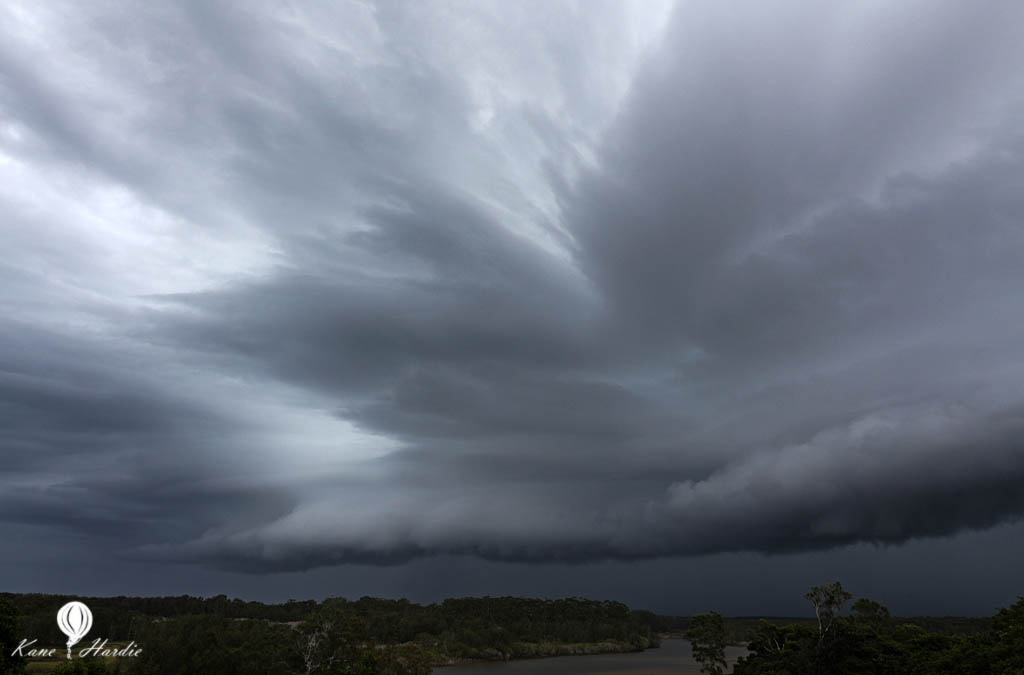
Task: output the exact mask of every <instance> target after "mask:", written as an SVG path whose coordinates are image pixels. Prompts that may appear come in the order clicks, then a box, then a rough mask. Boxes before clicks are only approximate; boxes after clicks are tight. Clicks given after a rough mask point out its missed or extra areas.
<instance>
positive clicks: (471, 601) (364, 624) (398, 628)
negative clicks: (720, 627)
mask: <svg viewBox="0 0 1024 675" xmlns="http://www.w3.org/2000/svg"><path fill="white" fill-rule="evenodd" d="M76 599H78V600H82V601H84V602H85V603H86V604H87V605H88V606H89V608H90V609H91V610H92V613H93V617H94V620H93V626H92V629H91V631H90V632H89V636H90V638H89V639H92V638H93V637H94V636H96V637H104V638H109V639H110V640H111V642H112V643H113V642H117V643H119V644H123V643H127V642H130V641H134V642H135V643H136V644H138V645H141V646H142V648H143V652H142V655H141V656H140V657H138V658H133V659H119V660H116V661H113V660H108V661H107V662H103V661H99V660H93V661H92V662H89V661H87V660H81V659H77V660H75V661H73V662H72V663H71V664H61V665H60V666H59V667H58V672H63V673H68V672H82V673H85V672H88V673H89V674H90V675H99V674H101V673H106V672H117V673H126V674H127V673H131V674H136V673H138V674H140V675H142V674H150V673H218V674H220V673H229V672H245V673H266V674H268V675H269V674H271V673H306V674H308V675H313V674H314V673H338V674H344V673H349V674H356V673H358V674H360V675H363V674H366V675H369V674H371V673H429V672H430V670H431V667H432V666H433V665H442V664H448V663H454V662H459V661H464V660H474V659H481V660H505V659H512V658H524V657H531V656H547V655H558V654H577V653H599V652H613V651H636V650H642V649H646V648H648V647H652V646H656V645H657V644H658V641H659V638H658V635H659V633H660V632H662V631H664V630H668V629H671V628H673V627H674V626H678V624H677V623H675V622H674V620H672V619H668V618H664V617H658V616H656V615H654V614H652V613H650V612H643V611H633V610H630V609H629V608H628V607H627V606H626V605H624V604H622V603H618V602H597V601H592V600H583V599H579V598H568V599H562V600H532V599H522V598H461V599H449V600H445V601H444V602H440V603H436V604H431V605H418V604H415V603H412V602H409V601H408V600H384V599H378V598H366V597H364V598H361V599H360V600H357V601H348V600H345V599H342V598H332V599H328V600H325V601H324V602H322V603H317V602H314V601H305V602H295V601H289V602H287V603H283V604H278V605H270V604H263V603H259V602H243V601H241V600H229V599H228V598H226V597H225V596H217V597H215V598H206V599H203V598H194V597H188V596H182V597H168V598H127V597H117V598H71V597H65V596H55V595H39V594H0V603H4V606H5V607H6V610H5V616H6V617H7V619H6V624H3V623H0V626H4V625H6V626H7V629H6V631H5V632H0V648H2V649H3V650H4V653H5V654H7V655H10V652H11V650H12V648H13V646H15V645H16V644H17V641H18V640H19V639H20V638H21V637H25V636H31V637H32V638H38V640H39V643H38V644H40V645H47V646H61V645H63V644H64V642H65V636H64V635H63V634H62V633H61V632H60V630H59V629H58V627H57V624H56V621H55V620H54V616H55V612H56V610H57V608H59V607H60V606H61V605H62V604H64V603H65V602H67V601H69V600H76ZM0 609H2V607H0ZM16 638H17V639H16ZM5 665H6V668H7V670H6V671H5V672H18V670H19V669H20V668H22V667H23V666H24V665H26V664H25V663H23V662H18V660H14V661H12V662H10V663H7V664H5ZM35 665H39V664H38V663H37V664H35ZM76 668H77V669H78V670H75V669H76ZM85 668H91V670H88V671H86V670H84V669H85Z"/></svg>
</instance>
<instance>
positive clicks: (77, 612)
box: [57, 601, 92, 661]
mask: <svg viewBox="0 0 1024 675" xmlns="http://www.w3.org/2000/svg"><path fill="white" fill-rule="evenodd" d="M57 625H58V626H59V627H60V630H61V632H62V633H64V634H65V635H67V636H68V660H69V661H70V660H71V648H72V647H74V646H75V645H76V644H78V641H79V640H81V639H82V638H84V637H85V634H86V633H88V632H89V629H90V628H92V612H91V611H90V610H89V608H88V607H86V606H85V603H81V602H77V601H73V602H69V603H68V604H66V605H64V606H63V607H61V608H60V611H59V612H57Z"/></svg>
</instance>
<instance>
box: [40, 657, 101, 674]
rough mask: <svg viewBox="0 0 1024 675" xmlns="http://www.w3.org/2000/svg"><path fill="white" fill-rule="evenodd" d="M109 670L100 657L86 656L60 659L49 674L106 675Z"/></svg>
mask: <svg viewBox="0 0 1024 675" xmlns="http://www.w3.org/2000/svg"><path fill="white" fill-rule="evenodd" d="M109 672H110V670H108V669H107V665H106V663H104V661H103V660H102V659H94V658H87V659H74V660H73V661H62V662H61V663H58V664H57V667H56V668H54V669H53V670H51V671H50V675H107V674H108V673H109Z"/></svg>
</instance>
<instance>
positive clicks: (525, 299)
mask: <svg viewBox="0 0 1024 675" xmlns="http://www.w3.org/2000/svg"><path fill="white" fill-rule="evenodd" d="M0 11H2V12H3V13H4V14H5V15H6V16H5V20H4V21H3V22H0V26H3V27H2V28H0V31H2V32H3V36H4V38H3V40H2V41H0V44H2V45H3V46H0V176H2V180H0V204H2V210H3V212H4V214H5V216H4V217H3V218H2V219H0V228H2V231H3V233H4V234H3V236H4V242H5V255H4V256H3V259H2V260H0V283H2V284H3V286H4V288H5V289H6V291H7V292H6V293H4V295H3V297H2V298H0V304H2V306H3V314H2V319H0V391H2V392H3V396H2V399H0V419H2V420H3V422H4V424H3V425H2V431H0V453H2V454H0V456H2V458H3V463H2V466H0V506H2V508H0V519H2V520H3V521H5V522H7V523H10V524H13V525H18V526H20V525H27V526H31V527H34V528H39V529H40V531H43V532H45V531H48V530H51V529H52V530H61V531H68V532H72V533H75V534H79V535H83V536H85V537H86V539H84V540H83V543H82V546H85V547H92V546H96V547H100V546H102V547H105V548H112V549H114V550H116V551H117V552H118V555H120V556H122V557H123V558H124V559H126V560H133V561H143V562H147V561H148V562H149V563H152V564H154V565H155V564H161V563H164V562H168V561H174V562H182V563H186V564H202V565H212V566H214V567H218V568H223V569H226V570H233V571H235V570H241V571H246V572H276V571H288V570H307V569H311V568H315V567H320V566H330V565H340V564H372V565H377V564H379V565H399V564H405V563H409V562H410V561H414V560H415V559H417V558H424V557H432V556H470V557H477V558H483V559H486V560H490V561H501V562H514V563H515V562H529V563H564V562H570V563H585V562H593V561H601V560H619V561H629V560H635V559H643V558H656V557H672V556H697V555H705V554H715V553H723V552H757V553H793V552H801V551H816V550H828V549H833V548H836V547H842V546H848V545H855V544H859V543H864V542H867V543H880V544H901V543H903V542H907V541H908V540H912V539H919V538H927V537H947V536H953V535H957V534H958V533H962V532H964V531H969V530H982V529H987V528H992V527H994V526H997V525H1005V524H1008V523H1013V522H1015V521H1018V520H1019V519H1020V517H1021V516H1022V515H1024V446H1022V441H1021V439H1022V438H1024V302H1022V298H1024V264H1022V263H1024V190H1022V189H1021V186H1024V133H1022V131H1021V129H1022V128H1024V127H1022V124H1021V123H1022V122H1024V81H1022V79H1024V68H1022V67H1021V66H1022V64H1024V47H1022V45H1021V42H1020V40H1019V36H1020V35H1021V33H1022V31H1024V7H1022V6H1021V5H1020V4H1019V3H1015V2H1009V1H1007V2H993V3H985V4H977V3H962V2H937V3H936V2H928V3H924V2H903V3H852V2H851V3H814V2H795V1H793V2H790V1H785V2H745V3H728V4H727V3H713V2H680V3H678V4H677V5H665V6H660V5H657V4H656V3H650V2H637V3H627V2H607V3H601V2H595V3H586V4H580V5H575V4H570V3H554V4H552V3H542V2H539V3H498V2H494V3H483V4H480V3H472V4H466V5H464V6H461V7H459V6H452V5H450V4H446V3H415V4H412V5H407V4H405V3H388V2H381V3H376V4H357V3H352V4H343V5H337V6H330V7H328V6H324V7H320V8H316V9H311V8H308V7H307V8H302V7H298V6H292V5H279V4H276V3H237V4H233V3H227V2H225V3H212V4H211V3H202V2H196V3H187V2H184V3H179V4H175V5H167V6H160V7H157V6H154V7H146V8H141V7H132V8H130V9H126V8H124V7H122V6H120V5H119V3H113V2H112V3H90V4H88V5H82V4H79V3H69V4H66V5H64V4H61V3H51V4H49V5H48V6H47V7H43V6H37V5H35V4H18V3H14V4H12V5H9V6H8V7H5V8H4V9H3V10H0ZM86 542H88V543H86Z"/></svg>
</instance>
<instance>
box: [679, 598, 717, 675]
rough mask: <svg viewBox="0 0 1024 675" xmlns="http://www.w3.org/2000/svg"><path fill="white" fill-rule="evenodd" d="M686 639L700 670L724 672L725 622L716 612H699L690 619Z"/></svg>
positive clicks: (710, 673) (711, 674) (714, 674)
mask: <svg viewBox="0 0 1024 675" xmlns="http://www.w3.org/2000/svg"><path fill="white" fill-rule="evenodd" d="M686 639H687V640H689V641H690V645H691V646H692V648H693V658H694V659H696V661H697V663H699V664H700V672H702V673H707V674H708V675H722V673H724V672H725V668H726V660H725V622H724V621H723V620H722V615H721V614H719V613H718V612H712V613H710V614H700V615H697V616H694V617H692V618H691V619H690V626H689V627H688V628H687V629H686Z"/></svg>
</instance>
